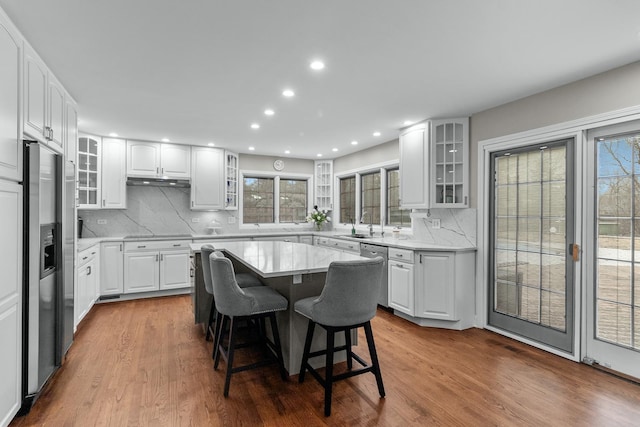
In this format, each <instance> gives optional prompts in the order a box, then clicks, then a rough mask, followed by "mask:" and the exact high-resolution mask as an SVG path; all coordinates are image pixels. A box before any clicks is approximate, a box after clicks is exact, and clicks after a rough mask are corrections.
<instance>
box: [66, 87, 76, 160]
mask: <svg viewBox="0 0 640 427" xmlns="http://www.w3.org/2000/svg"><path fill="white" fill-rule="evenodd" d="M66 108H67V111H66V120H67V125H66V126H65V141H64V155H65V157H66V159H67V160H68V161H70V162H73V163H76V162H77V158H76V156H77V155H78V104H76V102H75V101H74V100H73V99H71V98H70V97H67V99H66Z"/></svg>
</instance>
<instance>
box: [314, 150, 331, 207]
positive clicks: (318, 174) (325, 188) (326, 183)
mask: <svg viewBox="0 0 640 427" xmlns="http://www.w3.org/2000/svg"><path fill="white" fill-rule="evenodd" d="M314 170H315V180H314V187H315V189H314V197H315V198H314V205H315V206H318V210H319V211H330V210H332V209H333V160H316V161H314Z"/></svg>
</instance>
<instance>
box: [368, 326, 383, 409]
mask: <svg viewBox="0 0 640 427" xmlns="http://www.w3.org/2000/svg"><path fill="white" fill-rule="evenodd" d="M364 333H365V335H366V336H367V345H368V346H369V356H370V357H371V365H372V367H373V375H375V377H376V383H377V384H378V392H380V397H384V385H383V384H382V374H381V373H380V364H379V363H378V353H377V352H376V343H375V342H374V341H373V332H372V331H371V322H367V323H365V324H364Z"/></svg>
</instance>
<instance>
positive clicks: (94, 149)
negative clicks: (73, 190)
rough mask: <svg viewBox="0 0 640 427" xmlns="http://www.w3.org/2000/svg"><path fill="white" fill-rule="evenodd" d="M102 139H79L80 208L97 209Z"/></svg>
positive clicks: (83, 137)
mask: <svg viewBox="0 0 640 427" xmlns="http://www.w3.org/2000/svg"><path fill="white" fill-rule="evenodd" d="M100 163H101V162H100V138H97V137H94V136H89V135H86V136H85V135H82V136H81V137H80V138H78V167H77V174H78V187H77V188H78V208H79V209H97V208H99V207H100V204H101V200H102V199H101V194H100V177H101V176H100Z"/></svg>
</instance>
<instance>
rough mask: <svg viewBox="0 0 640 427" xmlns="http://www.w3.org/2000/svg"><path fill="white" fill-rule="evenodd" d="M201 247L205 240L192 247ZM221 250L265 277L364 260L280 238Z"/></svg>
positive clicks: (230, 245) (316, 270)
mask: <svg viewBox="0 0 640 427" xmlns="http://www.w3.org/2000/svg"><path fill="white" fill-rule="evenodd" d="M201 246H202V243H194V244H192V245H191V248H192V250H200V247H201ZM221 249H224V251H225V252H227V253H229V254H231V255H233V256H234V257H235V258H237V259H239V260H241V261H242V262H243V264H245V265H246V266H247V267H249V268H250V269H251V270H253V271H254V272H256V273H257V274H258V275H260V276H262V277H265V278H267V277H282V276H293V275H296V274H309V273H321V272H326V271H327V269H328V268H329V264H331V263H332V262H333V261H353V260H358V259H363V258H362V257H361V256H359V255H354V254H349V253H344V252H339V251H335V250H333V249H328V248H324V247H320V246H311V245H306V244H303V243H293V242H279V241H264V240H262V241H242V242H226V243H225V244H224V246H223V247H222V248H221Z"/></svg>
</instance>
